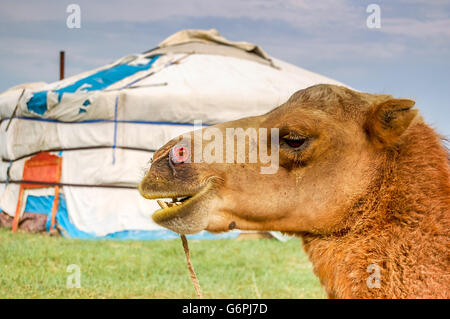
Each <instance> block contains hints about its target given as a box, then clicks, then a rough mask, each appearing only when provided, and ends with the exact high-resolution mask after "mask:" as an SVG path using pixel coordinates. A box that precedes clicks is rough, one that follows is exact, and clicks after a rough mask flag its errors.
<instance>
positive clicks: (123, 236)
mask: <svg viewBox="0 0 450 319" xmlns="http://www.w3.org/2000/svg"><path fill="white" fill-rule="evenodd" d="M54 198H55V196H53V195H49V196H32V195H30V196H28V197H27V202H26V205H25V211H26V212H29V213H37V214H46V215H48V218H47V225H46V229H47V230H48V228H49V227H50V218H51V211H52V205H53V200H54ZM56 223H57V224H58V226H59V227H61V228H62V229H64V231H63V232H62V234H63V236H64V237H69V238H79V239H89V240H164V239H176V238H179V235H178V234H177V233H174V232H172V231H170V230H166V229H161V230H124V231H120V232H115V233H111V234H108V235H105V236H96V235H95V234H94V233H88V232H84V231H81V230H79V229H78V228H76V227H75V225H74V224H72V222H71V221H70V219H69V215H68V211H67V204H66V199H65V197H64V194H60V195H59V204H58V211H57V213H56ZM238 235H239V233H238V232H227V233H221V234H212V233H209V232H206V231H202V232H200V233H198V234H194V235H187V238H189V239H194V240H196V239H224V238H235V237H237V236H238Z"/></svg>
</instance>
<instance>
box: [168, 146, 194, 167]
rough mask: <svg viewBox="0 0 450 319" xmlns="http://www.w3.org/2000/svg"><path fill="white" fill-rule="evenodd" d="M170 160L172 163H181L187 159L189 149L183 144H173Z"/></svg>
mask: <svg viewBox="0 0 450 319" xmlns="http://www.w3.org/2000/svg"><path fill="white" fill-rule="evenodd" d="M169 156H170V161H171V162H172V163H174V164H181V163H184V162H186V161H187V160H188V159H189V149H188V148H187V147H185V146H174V147H172V149H171V150H170V155H169Z"/></svg>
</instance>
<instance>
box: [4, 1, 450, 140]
mask: <svg viewBox="0 0 450 319" xmlns="http://www.w3.org/2000/svg"><path fill="white" fill-rule="evenodd" d="M69 4H77V5H79V7H80V9H81V12H80V13H81V27H80V28H72V29H71V28H68V27H67V24H66V20H67V18H68V16H69V15H70V13H67V12H66V10H67V7H68V5H69ZM370 4H376V5H378V6H379V8H380V28H369V27H368V26H367V18H368V17H369V16H370V15H371V14H372V13H373V12H367V7H368V6H369V5H370ZM211 28H214V29H217V30H218V31H219V32H220V33H221V34H222V35H223V36H224V37H226V38H228V39H230V40H233V41H247V42H251V43H255V44H258V45H260V46H261V47H262V48H263V49H264V50H265V51H266V52H267V53H269V54H270V55H271V56H274V57H276V58H278V59H281V60H284V61H287V62H289V63H292V64H295V65H297V66H300V67H302V68H305V69H308V70H310V71H313V72H316V73H320V74H323V75H325V76H328V77H330V78H333V79H335V80H338V81H340V82H343V83H345V84H347V85H349V86H351V87H352V88H354V89H357V90H361V91H366V92H370V93H385V94H392V95H393V96H394V97H404V98H412V99H414V100H415V101H416V107H417V108H419V109H420V111H421V113H422V115H423V116H424V117H425V120H426V121H427V123H429V124H430V125H431V126H432V127H434V128H435V129H436V130H437V131H438V132H439V133H441V134H443V135H446V136H448V137H450V120H449V119H450V103H449V101H450V1H448V0H396V1H395V0H388V1H384V0H383V1H378V0H370V1H364V0H321V1H314V0H309V1H307V0H283V1H281V0H247V1H244V0H226V1H224V0H222V1H215V0H209V1H208V0H206V1H205V0H193V1H188V0H179V1H176V0H164V1H152V0H147V1H146V0H127V1H123V0H109V1H106V0H105V1H103V0H101V1H92V0H91V1H84V0H70V1H65V0H53V1H51V0H40V1H31V0H2V1H1V2H0V91H3V90H6V89H8V88H10V87H13V86H15V85H18V84H21V83H25V82H37V81H44V82H53V81H56V80H58V76H59V71H58V68H59V62H58V54H59V51H60V50H65V51H66V76H71V75H75V74H78V73H80V72H83V71H88V70H90V69H93V68H97V67H100V66H102V65H105V64H107V63H110V62H112V61H114V60H116V59H118V58H120V57H123V56H126V55H129V54H132V53H139V52H144V51H146V50H149V49H151V48H154V47H156V46H157V45H158V43H159V42H161V41H162V40H164V39H165V38H166V37H168V36H169V35H171V34H172V33H174V32H177V31H179V30H182V29H211Z"/></svg>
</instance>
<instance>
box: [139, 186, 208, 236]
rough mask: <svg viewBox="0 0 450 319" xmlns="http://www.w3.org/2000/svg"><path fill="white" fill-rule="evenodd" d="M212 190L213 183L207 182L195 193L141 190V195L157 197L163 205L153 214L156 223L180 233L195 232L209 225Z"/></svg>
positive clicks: (151, 197) (150, 197) (149, 197)
mask: <svg viewBox="0 0 450 319" xmlns="http://www.w3.org/2000/svg"><path fill="white" fill-rule="evenodd" d="M140 190H141V188H140ZM212 190H213V183H211V182H207V183H206V185H205V186H203V187H201V188H200V190H199V191H197V192H195V193H178V194H177V193H171V194H169V193H160V194H148V193H143V192H142V190H141V195H142V196H143V197H145V198H147V199H156V200H157V201H158V203H159V204H160V206H162V208H161V209H158V210H156V211H155V212H154V213H153V215H152V219H153V221H154V222H155V223H157V224H158V225H160V226H163V227H165V228H167V229H170V230H172V231H174V232H176V233H179V234H194V233H198V232H200V231H202V230H204V229H205V228H206V227H207V223H208V211H209V208H210V204H211V202H212V200H211V199H212V197H213V195H212ZM168 198H172V201H168Z"/></svg>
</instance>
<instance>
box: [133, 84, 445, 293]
mask: <svg viewBox="0 0 450 319" xmlns="http://www.w3.org/2000/svg"><path fill="white" fill-rule="evenodd" d="M413 105H414V101H412V100H409V99H394V98H392V97H391V96H390V95H375V94H368V93H360V92H356V91H353V90H350V89H347V88H344V87H339V86H332V85H317V86H313V87H310V88H307V89H304V90H300V91H298V92H297V93H295V94H294V95H293V96H292V97H291V98H290V99H289V100H288V101H287V102H286V103H284V104H283V105H281V106H279V107H278V108H276V109H274V110H273V111H271V112H269V113H267V114H264V115H261V116H258V117H251V118H245V119H241V120H237V121H232V122H227V123H221V124H218V125H215V126H213V127H212V128H213V130H214V129H215V130H217V131H218V132H222V133H223V135H224V136H225V135H226V131H227V129H229V128H243V129H244V130H246V129H248V128H256V129H258V130H261V129H263V128H265V129H268V132H269V131H270V129H271V128H277V129H278V130H279V139H278V140H277V142H278V144H277V147H275V148H274V150H276V151H277V152H278V154H279V168H278V170H277V171H276V172H275V173H273V174H261V170H260V168H261V167H263V166H265V165H266V164H267V162H263V161H261V159H258V160H257V161H256V162H251V161H249V158H250V157H249V156H248V155H246V157H245V162H244V163H240V162H239V161H238V160H236V159H237V156H235V157H234V161H233V162H229V163H226V162H225V163H217V162H211V161H203V162H198V161H196V160H195V159H196V157H197V154H202V151H203V154H204V152H205V150H206V148H207V147H210V146H205V143H206V142H208V141H211V140H212V137H211V134H209V135H204V133H205V132H206V131H207V130H210V129H211V127H209V128H204V129H203V130H202V131H200V133H203V135H200V136H202V138H203V141H204V142H205V143H203V144H202V146H201V149H200V153H198V152H197V151H199V146H198V145H197V146H196V145H195V143H193V142H192V141H194V139H195V137H194V136H195V134H196V133H198V132H193V133H190V134H187V135H184V136H182V137H180V138H177V139H174V140H172V141H170V142H169V143H167V144H166V145H165V146H163V147H162V148H161V149H160V150H158V151H157V152H156V153H155V154H154V161H153V164H152V167H151V169H150V170H149V172H148V173H147V175H146V176H145V178H144V179H143V180H142V182H141V184H140V186H139V190H140V192H141V194H142V195H143V196H144V197H146V198H149V199H155V198H179V197H183V196H188V198H187V199H184V200H183V201H182V203H179V204H178V205H174V206H173V207H171V208H169V209H163V210H160V211H157V212H155V214H154V215H153V219H154V220H155V221H156V222H157V223H159V224H161V225H163V226H165V227H167V228H170V229H172V230H174V231H177V232H179V233H182V234H188V233H195V232H198V231H200V230H203V229H206V230H208V231H213V232H220V231H228V230H229V229H233V228H238V229H243V230H279V231H283V232H287V233H293V234H296V235H298V236H300V237H301V238H302V240H303V245H304V249H305V251H306V252H307V254H308V256H309V258H310V260H311V262H312V264H313V266H314V272H315V273H316V275H317V276H318V277H319V278H320V281H321V283H322V285H323V286H324V288H325V290H326V291H327V293H328V296H329V297H330V298H449V297H450V273H449V269H450V267H449V266H450V255H449V246H450V234H449V226H450V218H449V212H450V168H449V155H448V151H447V149H446V148H445V146H444V145H443V143H442V141H441V139H440V137H439V136H438V135H437V134H436V133H435V132H434V131H433V130H432V129H431V128H430V127H429V126H427V125H426V124H425V123H424V122H423V120H422V118H421V117H420V116H419V115H418V112H417V110H416V109H414V108H413ZM210 132H211V131H210ZM270 132H271V131H270ZM213 135H214V134H213ZM214 136H215V135H214ZM274 136H275V135H274V133H270V134H269V135H268V136H267V138H266V139H260V140H259V141H255V140H252V138H251V137H248V138H247V139H245V140H244V144H245V145H246V149H248V150H250V149H251V147H252V145H253V146H254V145H257V148H258V149H261V146H262V145H263V143H266V146H267V148H269V146H272V144H275V143H274V141H275V140H274V139H273V138H272V137H274ZM187 138H190V139H187ZM186 139H187V140H188V141H191V142H189V143H188V147H189V149H190V154H191V159H192V161H191V162H186V163H184V162H181V163H175V164H174V163H172V162H171V157H170V156H171V155H170V150H172V149H173V147H174V146H176V145H179V143H180V141H186ZM215 139H217V137H216V136H215ZM233 141H235V139H234V138H233ZM241 142H242V141H241ZM220 143H222V142H220ZM220 143H219V144H216V147H215V148H211V147H210V148H209V149H208V152H211V154H214V155H217V154H220V152H219V150H218V149H219V147H217V145H223V150H222V151H223V154H225V151H226V150H227V146H228V144H229V143H230V142H229V141H223V144H220ZM255 143H256V144H255ZM195 147H197V149H195ZM211 149H214V152H212V151H211ZM231 149H232V150H233V151H234V152H236V149H237V148H234V146H233V148H231ZM249 152H250V151H249ZM273 152H274V151H271V152H270V153H271V154H272V153H273ZM273 154H275V153H273ZM219 157H220V156H219Z"/></svg>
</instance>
